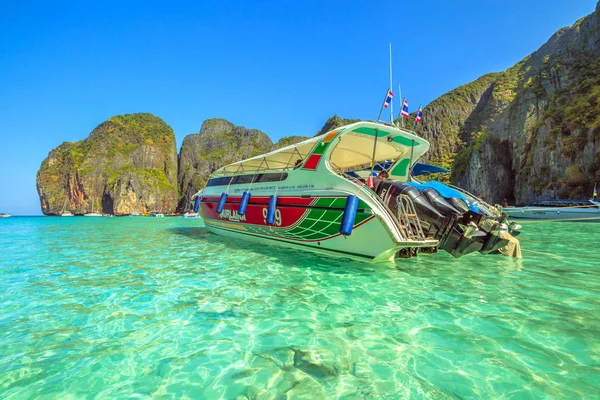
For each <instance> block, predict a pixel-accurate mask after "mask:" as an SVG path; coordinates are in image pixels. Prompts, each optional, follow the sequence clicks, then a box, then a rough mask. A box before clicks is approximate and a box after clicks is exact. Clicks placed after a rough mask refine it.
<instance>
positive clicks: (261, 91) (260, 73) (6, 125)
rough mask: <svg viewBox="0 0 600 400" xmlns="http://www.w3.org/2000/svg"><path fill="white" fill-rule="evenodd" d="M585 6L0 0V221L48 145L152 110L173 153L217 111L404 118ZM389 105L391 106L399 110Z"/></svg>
mask: <svg viewBox="0 0 600 400" xmlns="http://www.w3.org/2000/svg"><path fill="white" fill-rule="evenodd" d="M595 5H596V0H577V1H564V0H528V1H522V0H504V1H501V0H484V1H482V0H464V1H461V0H459V1H453V2H450V1H442V0H410V1H409V0H403V1H390V0H384V1H367V0H365V1H323V0H321V1H312V0H309V1H283V0H280V1H226V0H223V1H218V0H214V1H191V2H153V1H150V0H149V1H144V2H111V1H104V2H72V3H64V2H39V3H35V2H27V1H16V0H15V1H12V0H4V1H2V2H0V141H1V146H0V173H1V174H2V179H1V181H0V212H11V213H13V214H30V215H31V214H40V213H41V211H40V206H39V201H38V197H37V192H36V189H35V174H36V172H37V169H38V168H39V166H40V163H41V162H42V160H43V159H44V158H45V157H46V156H47V155H48V152H49V151H50V150H52V149H53V148H54V147H56V146H58V145H59V144H60V143H62V142H63V141H77V140H81V139H84V138H85V137H86V136H87V135H88V134H89V133H90V132H91V131H92V130H93V129H94V128H95V127H96V126H97V125H98V124H99V123H101V122H102V121H104V120H106V119H107V118H109V117H111V116H113V115H117V114H124V113H133V112H151V113H153V114H155V115H157V116H159V117H161V118H162V119H164V120H165V121H166V122H167V123H168V124H169V125H170V126H171V127H172V128H173V129H174V131H175V134H176V136H177V142H178V145H180V144H181V142H182V140H183V138H184V137H185V135H187V134H189V133H195V132H198V130H199V129H200V126H201V124H202V122H203V121H204V120H205V119H208V118H213V117H221V118H225V119H228V120H230V121H231V122H233V123H234V124H236V125H243V126H246V127H248V128H257V129H261V130H263V131H264V132H266V133H267V134H269V135H270V136H271V138H272V139H273V140H277V139H278V138H280V137H282V136H287V135H313V134H314V133H315V132H316V131H317V130H318V129H319V128H320V127H321V126H322V125H323V123H324V121H325V120H326V119H327V118H328V117H330V116H332V115H333V114H339V115H340V116H342V117H348V118H364V119H374V118H375V117H376V116H377V112H378V111H379V106H380V104H381V101H382V96H383V94H384V92H385V90H386V88H387V86H388V81H389V73H388V45H389V43H390V42H391V43H392V46H393V49H394V56H393V63H394V82H395V83H394V86H395V88H394V90H396V88H397V83H398V82H400V83H401V84H402V94H403V96H406V97H408V99H409V101H410V105H411V110H414V108H416V107H417V106H418V104H419V103H423V104H427V103H429V102H430V101H431V100H433V99H435V98H436V97H438V96H440V95H441V94H443V93H445V92H447V91H449V90H451V89H453V88H455V87H457V86H459V85H461V84H464V83H467V82H470V81H472V80H474V79H476V78H478V77H479V76H481V75H483V74H485V73H488V72H493V71H502V70H505V69H506V68H508V67H510V66H512V65H513V64H514V63H516V62H517V61H519V60H520V59H522V58H523V57H525V56H527V55H528V54H530V53H531V52H533V51H534V50H536V49H537V48H538V47H539V46H541V45H542V44H543V43H544V42H545V41H546V40H547V39H548V38H549V37H550V36H551V35H552V34H553V33H554V32H555V31H556V30H557V29H559V28H561V27H563V26H568V25H571V24H573V23H574V22H575V21H576V20H577V19H579V18H580V17H582V16H584V15H587V14H590V13H591V12H593V10H594V7H595ZM394 108H395V109H396V110H397V109H398V105H397V104H395V106H394Z"/></svg>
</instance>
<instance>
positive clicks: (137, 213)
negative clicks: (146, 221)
mask: <svg viewBox="0 0 600 400" xmlns="http://www.w3.org/2000/svg"><path fill="white" fill-rule="evenodd" d="M129 215H130V216H131V217H140V216H141V215H142V214H140V213H139V212H137V211H134V212H132V213H131V214H129Z"/></svg>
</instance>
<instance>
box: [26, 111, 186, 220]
mask: <svg viewBox="0 0 600 400" xmlns="http://www.w3.org/2000/svg"><path fill="white" fill-rule="evenodd" d="M36 183H37V190H38V193H39V196H40V203H41V206H42V212H43V213H44V214H45V215H58V214H61V212H63V211H71V212H72V213H73V214H85V213H89V212H92V210H93V211H95V212H104V213H109V214H115V215H126V214H130V213H132V212H150V211H162V212H173V211H175V206H176V204H177V186H176V183H177V149H176V144H175V135H174V133H173V130H172V129H171V127H169V126H168V125H167V124H166V123H165V122H164V121H163V120H162V119H160V118H157V117H155V116H154V115H152V114H127V115H119V116H116V117H112V118H110V119H108V120H107V121H105V122H103V123H101V124H100V125H98V127H96V129H94V130H93V131H92V133H91V134H90V135H89V137H88V138H87V139H85V140H82V141H79V142H74V143H72V142H65V143H63V144H61V145H60V146H58V147H57V148H56V149H54V150H52V151H51V152H50V154H49V155H48V157H47V158H46V159H45V160H44V161H43V162H42V165H41V167H40V169H39V171H38V173H37V179H36Z"/></svg>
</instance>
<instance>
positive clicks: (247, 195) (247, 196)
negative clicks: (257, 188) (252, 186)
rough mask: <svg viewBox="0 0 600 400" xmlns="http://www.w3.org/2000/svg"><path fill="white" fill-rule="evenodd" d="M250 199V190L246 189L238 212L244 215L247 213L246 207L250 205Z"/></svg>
mask: <svg viewBox="0 0 600 400" xmlns="http://www.w3.org/2000/svg"><path fill="white" fill-rule="evenodd" d="M249 201H250V192H248V191H246V192H244V194H242V201H240V207H239V208H238V214H240V215H244V214H246V207H248V202H249Z"/></svg>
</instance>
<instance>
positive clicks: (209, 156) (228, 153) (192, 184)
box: [178, 118, 273, 211]
mask: <svg viewBox="0 0 600 400" xmlns="http://www.w3.org/2000/svg"><path fill="white" fill-rule="evenodd" d="M272 149H273V142H272V141H271V139H270V138H269V137H268V136H267V135H266V134H265V133H263V132H261V131H259V130H257V129H247V128H244V127H243V126H235V125H233V124H232V123H231V122H229V121H226V120H224V119H220V118H214V119H209V120H206V121H204V123H203V124H202V127H201V128H200V133H197V134H191V135H188V136H186V137H185V138H184V139H183V144H182V146H181V151H180V153H179V175H178V182H179V190H180V196H181V197H180V200H179V206H178V210H180V211H187V210H189V209H190V207H191V196H192V195H193V194H194V193H196V192H197V191H198V190H199V189H202V187H204V185H205V184H206V181H207V180H208V177H209V175H210V174H212V173H213V172H214V171H216V170H217V169H219V168H221V167H222V166H224V165H227V164H230V163H232V162H236V161H240V160H243V159H245V158H248V157H253V156H256V155H259V154H262V153H267V152H269V151H271V150H272Z"/></svg>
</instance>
